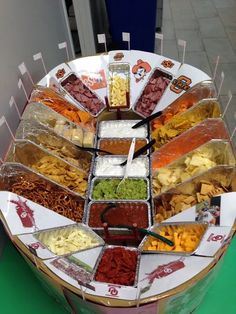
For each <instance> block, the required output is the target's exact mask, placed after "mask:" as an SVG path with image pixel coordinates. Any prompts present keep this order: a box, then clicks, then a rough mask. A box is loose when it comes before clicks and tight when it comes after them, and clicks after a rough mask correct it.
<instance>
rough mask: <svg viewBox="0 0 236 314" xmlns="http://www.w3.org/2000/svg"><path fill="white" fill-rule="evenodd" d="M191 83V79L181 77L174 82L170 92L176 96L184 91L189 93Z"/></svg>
mask: <svg viewBox="0 0 236 314" xmlns="http://www.w3.org/2000/svg"><path fill="white" fill-rule="evenodd" d="M191 83H192V80H191V78H189V77H187V76H185V75H180V76H179V77H178V78H177V79H174V80H173V81H172V84H171V86H170V90H171V91H172V92H174V93H176V94H180V93H181V92H182V91H183V90H184V91H187V90H188V89H189V88H190V84H191Z"/></svg>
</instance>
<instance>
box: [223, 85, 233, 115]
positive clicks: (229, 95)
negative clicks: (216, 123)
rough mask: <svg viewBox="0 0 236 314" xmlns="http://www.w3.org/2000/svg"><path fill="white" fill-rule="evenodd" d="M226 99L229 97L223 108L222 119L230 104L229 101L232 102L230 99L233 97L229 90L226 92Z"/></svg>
mask: <svg viewBox="0 0 236 314" xmlns="http://www.w3.org/2000/svg"><path fill="white" fill-rule="evenodd" d="M228 97H229V99H228V102H227V104H226V106H225V110H224V112H223V113H222V118H224V116H225V114H226V111H227V110H228V107H229V104H230V102H231V100H232V97H233V95H232V92H231V90H229V91H228Z"/></svg>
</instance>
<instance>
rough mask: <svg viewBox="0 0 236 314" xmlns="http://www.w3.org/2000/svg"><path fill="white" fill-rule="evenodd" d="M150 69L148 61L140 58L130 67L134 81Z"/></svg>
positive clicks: (139, 79)
mask: <svg viewBox="0 0 236 314" xmlns="http://www.w3.org/2000/svg"><path fill="white" fill-rule="evenodd" d="M150 71H151V66H150V64H149V63H148V62H145V61H143V60H141V59H139V60H138V61H137V63H136V64H135V65H134V66H133V67H132V73H133V74H134V77H135V80H136V83H138V82H140V81H141V80H143V79H144V77H145V75H146V74H147V73H148V72H150Z"/></svg>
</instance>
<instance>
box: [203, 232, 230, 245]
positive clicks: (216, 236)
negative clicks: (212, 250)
mask: <svg viewBox="0 0 236 314" xmlns="http://www.w3.org/2000/svg"><path fill="white" fill-rule="evenodd" d="M225 237H226V235H225V234H224V235H222V234H214V233H211V234H210V236H209V237H208V239H207V242H211V241H213V242H218V241H219V242H220V243H223V242H224V241H225Z"/></svg>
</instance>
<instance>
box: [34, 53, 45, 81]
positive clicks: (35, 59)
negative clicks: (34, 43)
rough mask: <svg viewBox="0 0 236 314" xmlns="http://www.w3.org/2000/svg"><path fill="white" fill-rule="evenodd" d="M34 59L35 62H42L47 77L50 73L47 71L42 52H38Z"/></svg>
mask: <svg viewBox="0 0 236 314" xmlns="http://www.w3.org/2000/svg"><path fill="white" fill-rule="evenodd" d="M33 59H34V61H37V60H41V62H42V66H43V69H44V72H45V74H46V75H47V73H48V72H47V69H46V66H45V63H44V60H43V55H42V52H38V53H36V54H35V55H33Z"/></svg>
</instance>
